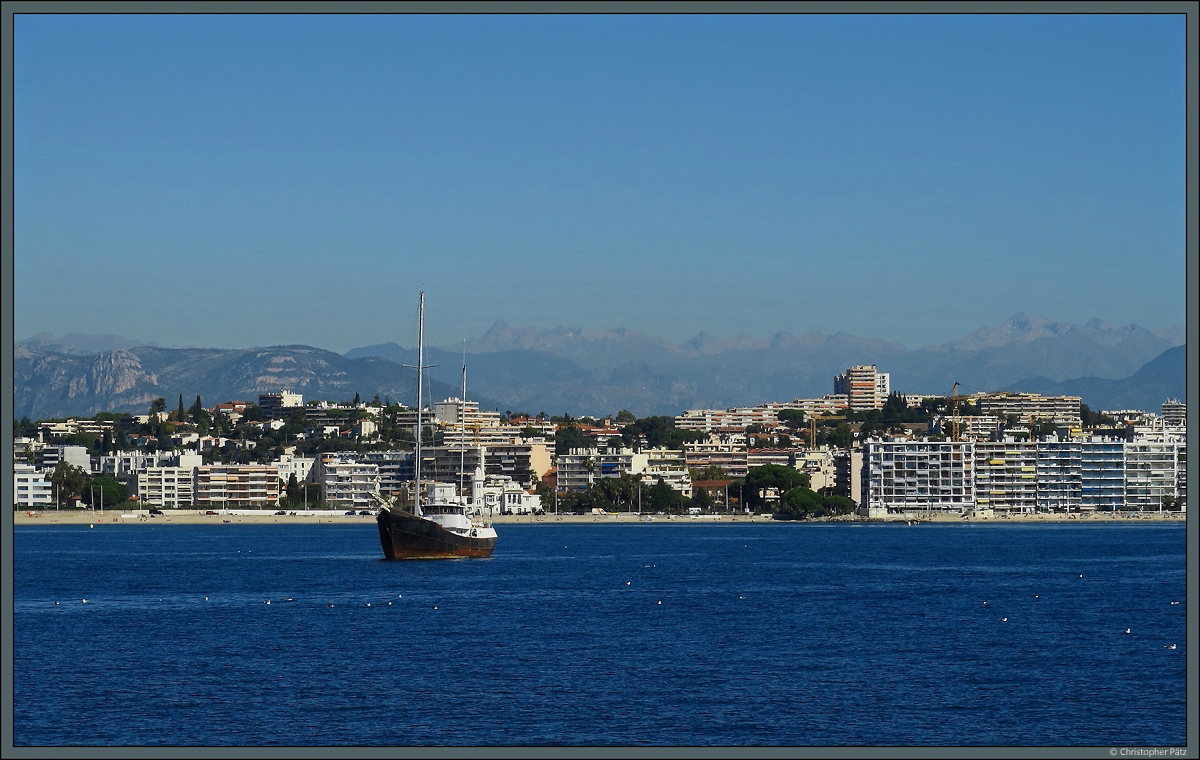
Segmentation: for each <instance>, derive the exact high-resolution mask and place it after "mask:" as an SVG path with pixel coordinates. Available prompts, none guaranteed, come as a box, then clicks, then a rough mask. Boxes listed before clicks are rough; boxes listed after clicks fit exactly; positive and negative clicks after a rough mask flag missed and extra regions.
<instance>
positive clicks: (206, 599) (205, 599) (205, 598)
mask: <svg viewBox="0 0 1200 760" xmlns="http://www.w3.org/2000/svg"><path fill="white" fill-rule="evenodd" d="M158 601H160V602H161V601H162V599H159V600H158ZM204 601H206V602H207V601H208V597H207V596H206V597H204Z"/></svg>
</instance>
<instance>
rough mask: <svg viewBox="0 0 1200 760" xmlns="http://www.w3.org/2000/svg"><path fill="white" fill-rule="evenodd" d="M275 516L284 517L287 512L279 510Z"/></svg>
mask: <svg viewBox="0 0 1200 760" xmlns="http://www.w3.org/2000/svg"><path fill="white" fill-rule="evenodd" d="M275 514H277V515H286V514H287V512H286V511H284V510H282V509H281V510H279V511H278V512H276V513H275Z"/></svg>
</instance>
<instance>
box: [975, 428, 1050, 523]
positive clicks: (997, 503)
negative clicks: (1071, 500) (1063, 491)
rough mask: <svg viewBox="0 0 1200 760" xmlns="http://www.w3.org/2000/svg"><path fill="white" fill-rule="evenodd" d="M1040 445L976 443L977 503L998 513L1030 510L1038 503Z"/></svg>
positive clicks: (1022, 442)
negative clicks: (1038, 453)
mask: <svg viewBox="0 0 1200 760" xmlns="http://www.w3.org/2000/svg"><path fill="white" fill-rule="evenodd" d="M1037 465H1038V455H1037V444H1036V443H1034V442H1032V441H1012V440H1010V441H1001V442H992V441H976V442H975V503H976V507H977V509H979V510H989V509H990V510H992V511H993V512H995V513H998V514H1012V513H1020V514H1025V513H1030V512H1036V511H1037V505H1038V499H1037V495H1038V475H1037Z"/></svg>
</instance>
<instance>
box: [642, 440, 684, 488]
mask: <svg viewBox="0 0 1200 760" xmlns="http://www.w3.org/2000/svg"><path fill="white" fill-rule="evenodd" d="M644 452H645V454H646V472H645V477H643V478H642V481H643V483H645V484H646V485H647V486H652V485H654V484H655V483H657V482H658V481H660V480H661V481H663V482H664V483H666V484H667V485H668V486H670V487H671V488H673V489H674V490H676V491H679V492H680V493H691V490H692V477H691V475H690V474H689V473H688V467H687V458H686V457H685V456H684V454H683V450H682V449H667V448H653V449H645V450H644Z"/></svg>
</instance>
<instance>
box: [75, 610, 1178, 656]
mask: <svg viewBox="0 0 1200 760" xmlns="http://www.w3.org/2000/svg"><path fill="white" fill-rule="evenodd" d="M55 604H58V602H55ZM1174 648H1175V645H1174V644H1167V645H1166V646H1165V647H1163V649H1174Z"/></svg>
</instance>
